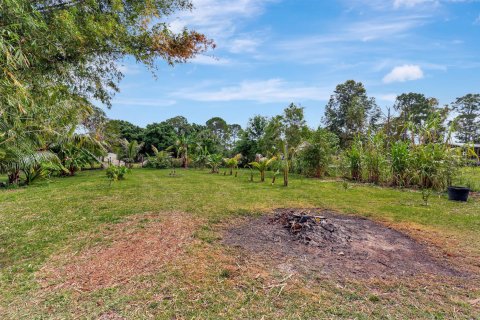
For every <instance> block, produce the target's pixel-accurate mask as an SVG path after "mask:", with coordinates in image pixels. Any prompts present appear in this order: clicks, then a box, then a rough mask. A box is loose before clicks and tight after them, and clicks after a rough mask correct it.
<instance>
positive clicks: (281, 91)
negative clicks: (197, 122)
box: [174, 79, 331, 103]
mask: <svg viewBox="0 0 480 320" xmlns="http://www.w3.org/2000/svg"><path fill="white" fill-rule="evenodd" d="M330 92H331V88H322V87H316V86H304V85H298V84H295V83H289V82H286V81H284V80H282V79H269V80H263V81H243V82H242V83H240V84H238V85H235V86H227V87H222V88H220V89H218V90H204V89H198V90H196V91H195V90H191V89H189V90H182V91H177V92H175V93H174V96H176V97H182V98H186V99H190V100H195V101H255V102H260V103H269V102H284V103H288V102H292V101H306V100H313V101H325V100H327V99H328V97H329V94H330Z"/></svg>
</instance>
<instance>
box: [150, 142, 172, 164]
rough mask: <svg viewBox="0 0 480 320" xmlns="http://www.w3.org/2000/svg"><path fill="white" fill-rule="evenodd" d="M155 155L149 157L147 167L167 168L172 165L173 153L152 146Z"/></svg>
mask: <svg viewBox="0 0 480 320" xmlns="http://www.w3.org/2000/svg"><path fill="white" fill-rule="evenodd" d="M152 150H153V152H154V154H155V155H154V156H153V157H152V156H151V157H148V159H147V163H146V164H145V167H146V168H155V169H167V168H171V167H172V154H171V153H170V152H168V151H166V150H162V151H158V149H157V148H155V147H154V146H152Z"/></svg>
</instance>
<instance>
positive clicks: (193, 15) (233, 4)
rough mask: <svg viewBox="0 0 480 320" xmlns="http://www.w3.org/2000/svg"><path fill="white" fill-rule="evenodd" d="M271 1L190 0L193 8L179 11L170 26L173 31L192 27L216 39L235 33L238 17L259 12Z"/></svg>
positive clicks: (250, 15)
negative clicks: (187, 10) (188, 10)
mask: <svg viewBox="0 0 480 320" xmlns="http://www.w3.org/2000/svg"><path fill="white" fill-rule="evenodd" d="M272 1H273V0H236V1H231V0H192V3H193V6H194V9H193V10H192V11H190V12H180V13H179V14H178V16H177V18H176V19H175V20H173V21H171V22H170V26H171V28H172V30H174V31H181V30H182V29H183V28H184V27H194V28H195V29H196V30H198V31H200V32H204V33H205V34H206V35H207V36H209V37H212V38H214V39H215V40H217V41H218V39H224V38H228V37H231V36H232V35H233V34H234V33H235V31H236V28H237V26H236V22H237V20H238V19H242V18H249V17H252V16H255V15H258V14H261V13H262V12H263V8H264V6H265V5H266V4H267V3H269V2H272Z"/></svg>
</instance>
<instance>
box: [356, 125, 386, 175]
mask: <svg viewBox="0 0 480 320" xmlns="http://www.w3.org/2000/svg"><path fill="white" fill-rule="evenodd" d="M362 152H363V159H362V162H363V166H364V169H365V170H366V172H367V176H368V182H371V183H377V184H378V183H379V182H380V179H381V175H382V173H383V171H384V170H385V167H386V164H387V153H386V150H385V136H384V134H383V132H381V131H379V132H377V133H375V134H368V135H367V137H366V141H365V143H364V144H363V151H362Z"/></svg>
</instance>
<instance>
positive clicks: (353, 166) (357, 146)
mask: <svg viewBox="0 0 480 320" xmlns="http://www.w3.org/2000/svg"><path fill="white" fill-rule="evenodd" d="M345 156H346V158H347V159H348V167H349V170H350V177H351V178H352V179H353V180H355V181H360V180H362V168H363V167H362V157H363V145H362V141H361V140H360V139H358V138H357V139H355V141H354V142H353V143H352V145H351V146H350V148H349V149H348V150H347V151H346V152H345Z"/></svg>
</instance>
